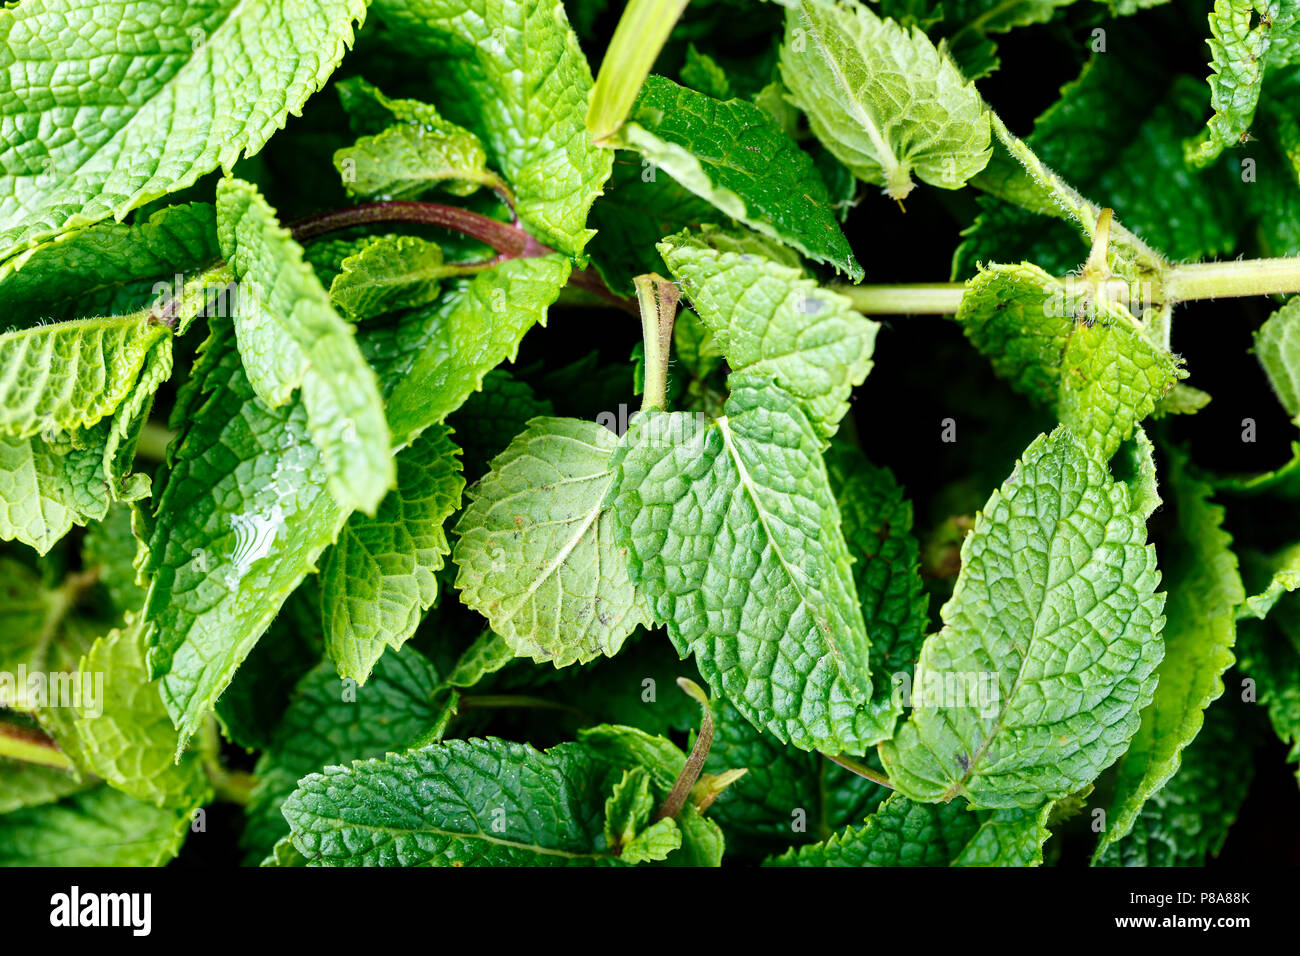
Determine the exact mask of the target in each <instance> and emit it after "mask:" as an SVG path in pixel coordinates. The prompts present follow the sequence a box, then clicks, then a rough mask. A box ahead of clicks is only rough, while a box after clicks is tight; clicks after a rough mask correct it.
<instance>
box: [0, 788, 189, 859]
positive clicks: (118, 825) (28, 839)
mask: <svg viewBox="0 0 1300 956" xmlns="http://www.w3.org/2000/svg"><path fill="white" fill-rule="evenodd" d="M189 828H190V809H189V808H184V809H177V808H174V807H167V808H159V807H155V806H151V805H150V804H148V803H141V802H140V801H139V800H135V799H132V798H131V797H129V796H127V795H126V794H124V793H121V792H119V791H117V790H114V789H113V788H111V787H99V788H97V789H95V790H88V791H86V792H85V793H79V794H76V795H74V796H71V797H68V798H67V799H65V800H61V801H59V802H58V803H47V804H45V805H44V806H39V807H28V808H27V809H25V810H17V811H15V812H13V813H8V814H5V815H4V816H2V817H0V866H58V867H73V866H162V865H163V864H165V863H167V862H168V861H169V860H171V859H172V858H173V857H175V856H176V854H177V853H179V852H180V848H181V844H182V843H184V842H185V836H186V834H187V833H188V832H189Z"/></svg>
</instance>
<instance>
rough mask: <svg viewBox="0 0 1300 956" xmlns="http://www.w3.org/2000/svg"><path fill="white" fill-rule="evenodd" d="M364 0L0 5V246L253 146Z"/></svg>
mask: <svg viewBox="0 0 1300 956" xmlns="http://www.w3.org/2000/svg"><path fill="white" fill-rule="evenodd" d="M365 10H366V7H365V3H364V2H363V0H323V2H316V0H269V2H267V3H261V4H255V5H251V6H250V5H246V4H242V3H237V2H235V0H200V2H198V3H180V2H176V0H145V2H142V3H141V2H135V0H131V2H125V0H113V2H110V3H106V4H100V5H98V6H96V7H95V9H94V11H93V15H94V16H93V18H92V19H88V17H89V16H90V14H91V13H92V11H89V10H86V9H85V8H84V7H82V6H80V5H79V4H77V3H74V2H72V0H47V2H42V3H29V4H24V5H23V6H22V7H10V8H6V9H4V10H3V11H0V37H2V38H3V46H4V49H5V50H7V51H8V55H7V56H6V57H5V60H4V65H3V67H0V70H2V72H0V106H2V107H3V108H0V142H3V143H4V145H5V154H6V159H5V161H4V163H3V165H0V259H3V258H6V257H7V256H9V255H10V254H11V253H13V252H15V251H17V250H18V249H21V248H22V247H24V246H29V245H33V244H35V243H36V242H37V241H39V240H41V239H45V238H47V237H49V236H53V235H56V234H58V233H60V232H63V231H65V230H68V229H74V228H78V227H80V226H86V225H89V224H91V223H94V222H98V221H99V220H101V219H107V218H109V217H110V216H111V217H113V218H116V219H121V218H122V217H123V216H124V215H125V214H126V213H127V212H129V211H130V210H132V209H135V208H137V207H138V206H141V205H143V204H144V203H146V202H148V201H150V200H152V199H156V198H158V197H160V196H164V195H166V194H167V193H171V192H175V191H176V190H178V189H183V188H185V187H186V186H189V185H191V184H192V183H194V182H195V181H196V180H197V179H198V178H199V177H200V176H202V175H204V174H205V173H209V172H211V171H212V170H214V169H216V168H217V167H218V166H222V167H225V168H226V169H227V170H228V169H230V167H231V166H233V165H234V163H235V161H236V160H237V159H238V158H239V157H240V155H241V154H242V155H245V156H248V155H252V154H253V153H256V152H257V151H258V150H259V149H261V148H262V146H263V144H265V143H266V141H267V139H269V138H270V136H271V134H272V133H274V132H275V131H276V130H277V129H279V128H280V127H282V126H283V125H284V123H285V120H286V119H287V118H288V116H289V114H291V113H298V112H299V111H300V110H301V109H302V106H303V104H304V103H305V102H306V100H307V97H308V96H310V95H311V94H312V93H313V92H315V91H316V90H317V89H319V88H320V87H321V85H322V84H324V82H325V80H326V78H327V77H328V76H329V75H330V73H331V72H333V70H334V67H335V66H337V65H338V63H339V60H340V59H342V57H343V54H344V52H345V51H346V49H347V48H348V46H350V45H351V43H352V24H353V21H361V20H362V19H364V17H365ZM94 24H101V25H103V28H100V29H96V28H94ZM123 24H130V25H131V26H132V27H133V29H130V30H126V29H117V28H116V27H117V26H118V25H123ZM258 64H275V65H276V66H275V69H274V70H270V71H268V70H266V69H261V68H259V66H258ZM110 67H111V68H110ZM108 104H112V106H111V108H108Z"/></svg>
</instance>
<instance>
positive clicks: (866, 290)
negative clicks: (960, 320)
mask: <svg viewBox="0 0 1300 956" xmlns="http://www.w3.org/2000/svg"><path fill="white" fill-rule="evenodd" d="M833 288H834V291H835V292H838V293H839V294H840V295H842V296H844V297H845V298H846V299H848V300H849V301H850V302H852V303H853V308H855V309H857V310H858V311H859V312H863V313H865V314H867V315H945V314H947V315H951V314H953V313H955V312H956V311H957V307H958V306H959V305H961V297H962V293H964V292H965V291H966V286H965V285H964V284H963V283H961V282H932V283H915V284H910V285H840V286H834V287H833Z"/></svg>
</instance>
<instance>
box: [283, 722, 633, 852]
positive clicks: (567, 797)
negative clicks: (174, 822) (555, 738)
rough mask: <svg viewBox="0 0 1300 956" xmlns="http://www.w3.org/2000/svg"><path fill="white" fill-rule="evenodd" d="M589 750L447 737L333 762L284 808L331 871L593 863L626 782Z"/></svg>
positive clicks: (297, 836) (297, 839) (299, 841)
mask: <svg viewBox="0 0 1300 956" xmlns="http://www.w3.org/2000/svg"><path fill="white" fill-rule="evenodd" d="M613 774H614V771H613V770H612V768H610V767H609V766H608V765H607V764H604V763H603V762H601V761H599V760H597V759H596V758H595V757H593V756H592V755H591V753H590V752H589V751H588V750H587V749H586V748H584V747H582V746H580V745H576V744H561V745H559V746H558V747H553V748H552V749H550V750H548V751H545V752H540V751H537V750H534V749H533V748H532V747H530V746H528V745H527V744H516V743H510V742H508V741H504V740H495V739H489V740H448V741H445V742H443V743H441V744H434V745H432V746H429V747H425V748H422V749H420V750H414V751H410V752H409V753H405V754H389V755H388V756H387V757H385V758H384V759H381V760H366V761H355V762H354V763H353V764H352V765H351V766H350V767H326V768H325V769H324V770H323V771H322V772H321V773H315V774H312V775H311V776H308V777H305V778H303V780H301V781H300V782H299V785H298V789H297V790H296V791H294V793H293V794H292V795H291V796H290V797H289V798H288V799H287V800H286V801H285V803H284V816H285V819H287V820H288V821H289V826H290V827H291V828H292V831H293V843H294V846H295V847H297V848H298V850H299V852H301V853H302V854H303V855H304V856H305V857H306V858H307V860H308V862H309V863H310V864H315V865H318V866H319V865H325V866H591V865H597V864H601V863H604V864H613V863H615V862H617V861H616V859H615V858H614V857H612V856H611V855H610V854H609V852H608V851H607V850H606V849H604V847H603V846H602V844H603V843H604V837H603V835H602V831H603V825H604V804H605V795H606V794H607V793H608V792H609V790H610V788H611V787H612V785H613V783H614V781H615V780H617V779H618V777H617V776H613Z"/></svg>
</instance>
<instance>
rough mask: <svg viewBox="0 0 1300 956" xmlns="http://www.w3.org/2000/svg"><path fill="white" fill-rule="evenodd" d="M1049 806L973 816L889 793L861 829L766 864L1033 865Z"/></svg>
mask: <svg viewBox="0 0 1300 956" xmlns="http://www.w3.org/2000/svg"><path fill="white" fill-rule="evenodd" d="M1050 806H1051V805H1050V804H1049V805H1048V806H1046V807H1043V808H1040V809H1037V810H1018V809H1017V810H995V811H991V812H989V811H984V812H976V811H973V810H971V809H970V808H969V807H967V806H965V805H964V804H962V803H961V802H959V801H954V802H952V803H940V804H930V803H916V802H914V801H912V800H909V799H907V797H905V796H903V795H902V794H901V793H896V794H893V795H891V796H890V797H889V799H888V800H886V801H885V802H884V803H882V804H881V805H880V809H879V810H877V811H876V812H875V813H874V814H872V815H871V816H870V817H868V818H867V822H866V823H865V824H863V825H862V826H861V827H848V828H846V829H844V830H842V831H840V832H839V833H836V834H835V835H834V836H832V837H831V838H830V839H829V840H826V841H825V842H824V843H816V844H813V845H811V846H805V847H801V848H800V849H798V850H789V851H787V852H786V853H785V854H784V855H782V856H780V857H777V858H775V859H769V860H768V861H767V864H766V865H768V866H832V867H841V866H1037V865H1038V864H1040V863H1042V862H1043V843H1044V841H1045V840H1046V839H1047V837H1048V835H1049V834H1048V831H1047V826H1046V822H1047V813H1048V811H1049V810H1050Z"/></svg>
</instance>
